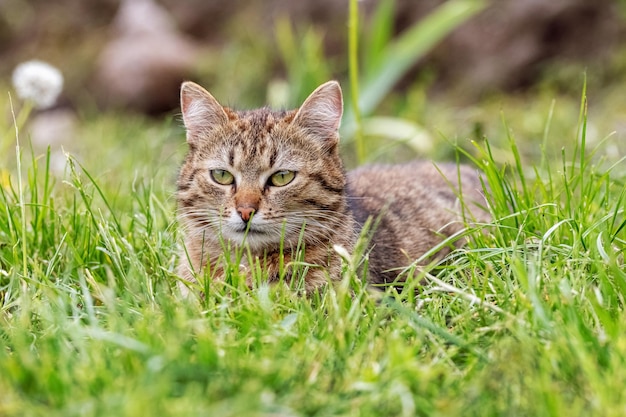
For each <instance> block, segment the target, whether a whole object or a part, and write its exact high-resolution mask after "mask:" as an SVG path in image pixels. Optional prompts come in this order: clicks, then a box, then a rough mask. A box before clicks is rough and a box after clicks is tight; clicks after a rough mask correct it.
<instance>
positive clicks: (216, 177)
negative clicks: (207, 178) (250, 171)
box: [211, 169, 235, 185]
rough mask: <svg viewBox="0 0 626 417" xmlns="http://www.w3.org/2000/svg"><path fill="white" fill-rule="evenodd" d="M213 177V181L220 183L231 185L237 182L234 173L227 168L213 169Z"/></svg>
mask: <svg viewBox="0 0 626 417" xmlns="http://www.w3.org/2000/svg"><path fill="white" fill-rule="evenodd" d="M211 178H213V181H215V182H216V183H218V184H220V185H231V184H233V183H234V182H235V177H233V174H231V173H230V172H228V171H226V170H225V169H212V170H211Z"/></svg>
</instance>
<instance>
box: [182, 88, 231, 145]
mask: <svg viewBox="0 0 626 417" xmlns="http://www.w3.org/2000/svg"><path fill="white" fill-rule="evenodd" d="M180 109H181V111H182V113H183V122H184V123H185V128H187V142H189V143H190V144H192V143H195V142H196V141H197V140H199V139H200V138H201V137H202V136H204V134H205V133H207V132H208V131H210V130H212V129H214V128H215V127H217V126H220V125H222V124H225V123H226V122H228V115H227V114H226V112H225V111H224V108H223V107H222V106H221V104H220V103H218V102H217V100H216V99H215V98H214V97H213V96H212V95H211V93H209V92H208V91H206V90H205V89H204V88H202V87H200V86H199V85H198V84H196V83H193V82H191V81H186V82H184V83H183V85H182V86H181V87H180Z"/></svg>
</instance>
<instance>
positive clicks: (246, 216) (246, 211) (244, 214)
mask: <svg viewBox="0 0 626 417" xmlns="http://www.w3.org/2000/svg"><path fill="white" fill-rule="evenodd" d="M255 211H256V207H252V206H248V205H246V206H240V207H237V212H238V213H239V215H240V216H241V220H243V221H244V222H246V223H247V222H248V220H250V217H252V215H253V214H254V212H255Z"/></svg>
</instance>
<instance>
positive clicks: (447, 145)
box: [0, 1, 626, 417]
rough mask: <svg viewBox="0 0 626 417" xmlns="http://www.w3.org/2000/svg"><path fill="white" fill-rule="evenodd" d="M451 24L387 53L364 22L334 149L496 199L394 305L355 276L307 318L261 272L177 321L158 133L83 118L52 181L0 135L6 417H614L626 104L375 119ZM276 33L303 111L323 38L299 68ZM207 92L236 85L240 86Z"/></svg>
mask: <svg viewBox="0 0 626 417" xmlns="http://www.w3.org/2000/svg"><path fill="white" fill-rule="evenodd" d="M449 3H450V4H449V5H448V7H447V8H444V9H443V10H440V11H439V12H438V13H437V14H434V15H433V16H434V17H431V19H430V20H429V22H431V23H430V25H435V26H437V27H438V28H439V30H440V32H437V33H434V32H432V31H430V30H426V29H427V28H429V26H428V25H426V26H422V27H421V29H420V27H419V26H416V27H415V28H413V29H412V30H409V31H407V33H406V34H405V35H403V37H401V38H400V39H401V42H399V43H398V42H395V41H393V40H392V39H391V35H390V34H391V27H390V26H389V22H390V21H391V20H390V17H389V16H391V15H392V13H391V10H392V9H390V8H389V7H391V5H392V3H391V2H388V1H387V2H381V6H380V9H379V10H378V12H377V13H376V16H377V18H376V20H375V22H374V23H373V25H374V26H375V27H376V28H378V29H377V30H374V31H372V33H374V34H378V38H376V37H374V38H371V39H369V43H368V44H367V45H365V46H364V47H361V48H360V49H361V50H362V51H365V53H367V54H369V55H368V56H367V59H366V61H367V62H369V65H365V68H364V69H365V70H366V71H365V72H366V77H365V81H366V82H365V83H364V85H363V90H362V91H361V92H362V94H361V96H360V98H361V99H363V97H364V96H365V98H367V96H368V94H369V95H370V96H371V94H374V93H375V94H374V95H375V97H374V99H370V104H369V109H366V110H367V111H366V112H365V113H366V114H364V115H363V116H366V117H367V120H363V123H364V124H363V126H361V125H359V126H356V127H354V129H357V130H358V129H362V130H363V131H362V135H360V136H358V137H357V138H356V139H355V140H350V139H352V138H350V137H348V138H347V139H348V140H346V141H345V146H344V155H345V156H346V159H347V161H348V164H349V165H351V166H354V165H356V163H355V162H354V161H363V160H364V159H366V160H372V159H376V160H393V161H398V160H403V159H407V158H413V157H415V156H416V149H422V148H420V146H421V145H420V146H418V145H416V144H415V143H414V142H412V140H415V139H411V138H410V137H408V136H407V139H406V140H402V137H403V136H402V135H403V134H399V133H398V134H397V135H395V136H394V134H395V133H397V132H388V136H384V135H381V136H376V135H373V134H371V133H369V132H370V131H368V129H365V128H364V127H368V128H375V127H377V126H378V127H379V131H384V130H388V127H389V126H392V127H394V128H398V129H400V128H401V127H407V126H408V127H409V128H410V129H409V130H410V132H412V133H411V135H415V132H418V133H420V135H422V139H421V140H422V142H420V143H422V144H423V143H427V144H429V145H430V149H431V151H430V153H428V154H427V156H428V157H433V158H436V159H443V158H445V159H454V158H456V159H458V160H463V161H467V162H469V163H472V164H474V165H475V166H476V167H477V168H478V169H480V170H481V171H482V172H483V173H484V177H485V179H486V180H487V181H488V183H489V186H490V188H491V190H492V193H491V197H490V208H491V211H492V214H493V218H494V220H493V223H492V224H489V225H484V226H485V227H484V228H482V227H477V228H473V229H472V228H470V229H469V230H468V232H467V234H468V236H469V237H470V238H471V242H470V244H469V245H468V246H466V247H464V248H462V249H459V250H457V251H455V252H453V253H452V254H451V255H450V256H449V257H448V259H447V260H446V262H445V263H444V264H442V265H438V266H436V267H433V268H431V269H428V270H426V271H417V270H411V271H408V273H409V274H414V275H418V276H419V277H422V278H424V281H423V284H419V283H418V281H419V280H418V279H414V280H412V281H411V282H410V284H408V285H407V286H406V287H405V288H404V289H402V288H399V289H396V288H389V289H387V290H386V291H384V292H371V291H369V289H368V288H367V287H366V286H364V284H363V282H362V277H361V276H360V275H359V274H358V273H357V272H355V271H356V270H357V268H356V265H357V264H359V263H361V262H363V261H364V259H363V256H362V254H359V253H356V254H353V255H352V257H348V259H347V262H346V266H345V273H344V277H343V281H342V282H341V283H340V284H339V285H337V286H336V287H335V288H328V289H326V290H325V291H323V292H321V293H319V294H315V295H313V296H311V297H303V296H299V295H296V294H294V292H293V291H292V290H290V289H289V288H286V287H285V286H281V285H276V286H267V285H265V284H264V283H263V282H264V281H263V274H264V272H263V269H262V268H260V267H259V268H257V270H256V274H257V278H258V280H257V283H256V285H255V286H254V288H253V289H248V288H247V287H246V285H245V283H244V282H243V279H241V278H240V277H239V276H238V273H237V268H235V267H233V268H232V269H231V273H230V275H229V276H228V280H227V281H226V282H225V283H207V284H206V285H207V291H206V294H207V296H206V298H204V299H202V300H195V299H192V300H183V299H181V298H180V297H179V295H178V293H177V291H176V289H175V288H176V287H175V281H176V276H175V275H174V273H173V271H174V269H175V265H176V260H177V259H176V258H177V253H178V250H177V245H178V244H179V243H180V242H179V236H178V231H177V226H176V223H175V218H174V213H175V207H174V199H173V192H174V182H175V175H176V169H177V166H178V164H179V163H180V160H181V157H182V153H183V152H184V150H185V143H184V139H183V132H182V129H181V128H180V126H179V125H180V124H179V123H178V121H177V120H176V119H175V118H168V119H167V120H161V121H155V120H148V119H144V118H141V117H139V116H133V115H128V114H97V115H90V114H88V112H87V113H86V114H80V115H79V116H80V123H79V125H78V126H77V131H76V132H75V134H74V140H73V141H70V142H69V143H67V144H66V145H65V146H66V148H65V151H67V162H66V163H65V166H66V169H65V172H61V173H59V172H57V171H56V170H55V168H54V167H55V166H56V165H55V163H54V159H55V158H56V157H58V155H59V149H58V146H57V147H55V148H52V149H41V148H37V147H36V146H35V145H33V146H29V144H30V141H29V136H28V129H27V124H26V125H24V124H25V123H27V122H26V121H25V119H26V117H25V113H24V111H22V112H20V111H18V112H17V117H16V119H17V121H16V122H15V123H13V122H11V121H10V120H9V121H7V122H6V123H4V120H0V134H2V136H0V151H1V152H0V161H1V162H0V163H1V164H2V165H0V392H1V393H2V394H1V395H0V416H39V415H41V416H44V415H45V416H57V415H58V416H64V417H65V416H112V415H114V416H136V415H161V416H169V415H215V416H300V415H303V416H342V415H345V416H414V415H418V416H426V415H428V416H455V415H459V416H460V415H462V416H473V415H475V416H489V415H512V416H517V415H522V416H525V415H528V416H562V415H568V416H569V415H572V416H577V415H580V416H582V415H584V416H588V415H598V416H613V415H614V416H621V415H624V414H625V413H626V405H625V404H626V398H625V396H626V394H624V390H623V387H624V386H625V385H626V376H624V375H625V374H624V372H623V369H624V367H625V366H626V336H625V335H626V332H625V330H626V324H624V323H626V314H625V313H624V294H626V272H624V271H625V268H624V252H625V246H626V220H625V216H624V207H625V205H626V169H624V163H623V161H622V160H621V159H620V158H621V155H623V154H624V152H623V151H624V148H623V145H620V143H619V140H618V139H619V138H616V136H615V135H613V136H611V135H608V133H609V132H610V131H611V130H612V129H613V126H612V124H613V123H615V120H616V117H615V115H616V114H619V112H620V111H622V110H623V97H622V95H620V94H619V92H620V91H621V89H617V88H616V89H613V90H614V91H616V93H607V94H606V95H605V99H606V100H605V102H604V105H603V106H598V107H594V105H593V102H592V105H591V106H590V108H589V113H588V105H587V97H586V93H585V94H583V100H582V102H580V101H579V99H578V98H576V99H571V98H570V97H568V96H567V95H559V94H558V93H556V92H555V91H554V90H551V89H549V88H548V89H545V90H541V91H539V92H536V93H537V94H534V95H533V96H532V97H531V98H529V97H523V96H517V97H495V98H493V97H492V98H490V99H487V100H484V101H483V102H481V103H480V104H479V105H477V106H474V107H472V108H471V109H470V110H467V109H464V110H459V108H458V107H455V106H456V104H454V103H453V102H446V101H445V100H439V101H434V100H433V101H429V102H428V104H426V101H425V97H426V94H425V91H426V88H427V85H425V84H420V83H417V84H416V85H412V86H409V87H407V89H406V91H403V92H402V94H397V95H391V96H390V97H386V98H385V100H382V98H383V96H385V95H387V94H388V93H389V89H390V88H391V86H390V85H385V86H383V87H384V88H383V87H380V83H382V81H380V80H387V81H388V80H389V74H387V75H385V74H386V72H385V71H387V72H389V71H391V72H393V74H392V75H393V77H396V78H399V77H400V76H401V75H402V74H401V73H399V72H398V68H399V67H398V66H397V65H395V63H396V62H395V61H394V59H396V60H401V61H402V62H403V65H404V67H408V66H410V65H411V64H412V62H413V61H415V60H417V59H419V57H420V56H421V55H422V54H423V53H424V52H425V50H426V49H427V47H428V45H429V44H430V43H431V42H434V41H435V40H436V39H434V38H431V36H435V35H436V36H435V37H438V36H443V35H444V34H445V32H446V31H447V30H449V29H450V28H451V27H453V26H454V25H455V24H456V23H457V22H458V21H459V19H462V18H463V16H466V15H468V14H471V13H473V12H474V11H476V10H478V7H479V6H480V5H481V4H482V2H466V1H458V2H449ZM352 4H353V7H354V9H353V10H352V12H353V19H354V20H353V23H354V22H356V21H357V20H358V19H356V12H357V10H356V2H353V3H352ZM470 6H471V7H470ZM433 22H439V24H435V23H433ZM350 30H352V31H353V32H351V36H352V37H353V38H352V42H354V44H353V45H352V48H353V49H352V56H351V62H352V64H351V67H350V70H351V71H353V74H354V76H353V80H352V85H353V90H354V91H352V92H351V95H350V97H351V98H352V99H353V102H354V103H357V102H359V94H358V93H359V88H358V87H357V86H356V84H357V81H358V77H357V74H356V70H357V67H358V64H357V63H356V61H357V58H358V56H357V46H358V45H357V44H356V40H357V39H356V31H357V25H356V24H353V25H352V26H351V28H350ZM277 32H278V34H277V36H278V37H279V38H280V39H281V40H282V42H281V43H280V45H279V46H280V48H279V49H280V52H281V54H282V55H283V56H284V57H285V60H286V61H289V62H291V64H292V65H291V66H290V67H288V68H287V70H288V71H287V72H288V74H287V75H288V78H289V79H290V83H289V84H290V88H291V89H292V90H293V91H291V92H290V94H291V95H293V96H294V97H296V96H298V95H304V96H306V94H308V92H310V91H311V90H312V88H313V87H312V86H311V85H314V84H316V83H318V82H320V81H324V80H325V79H326V78H328V77H329V74H330V72H331V69H330V67H329V65H328V63H327V62H326V61H324V60H323V59H322V55H323V51H322V49H321V45H322V42H321V38H320V37H319V36H318V35H317V33H316V32H315V31H310V32H307V33H306V34H305V35H304V41H303V45H298V42H297V41H296V37H297V36H296V35H297V34H294V32H293V30H292V29H291V27H290V26H288V25H287V23H286V21H285V22H284V23H283V24H282V25H278V26H277ZM425 33H428V34H430V35H429V36H426V35H425ZM300 46H302V47H300ZM252 49H254V51H255V55H251V56H257V55H259V56H260V57H261V58H262V57H263V53H264V51H263V50H262V48H251V50H252ZM300 50H303V51H305V53H299V51H300ZM409 50H410V53H408V51H409ZM394 51H396V52H398V51H402V52H403V53H401V54H400V53H393V52H394ZM405 52H407V53H405ZM239 55H241V54H239ZM300 55H301V56H302V59H303V60H304V61H303V62H304V63H303V62H300V61H298V57H299V56H300ZM242 56H247V55H246V54H243V55H242ZM407 57H410V58H411V60H412V61H411V62H408V61H406V62H405V60H406V58H407ZM231 58H232V59H231ZM231 58H228V56H227V59H225V60H222V61H229V60H231V61H233V62H234V63H236V64H238V65H234V64H233V68H235V67H237V68H238V71H243V70H244V69H245V68H248V67H250V66H245V65H240V64H239V61H237V59H240V58H233V57H231ZM222 61H220V62H222ZM262 61H263V60H262V59H260V62H262ZM216 62H217V60H216ZM311 63H317V66H315V65H311ZM381 63H385V64H386V65H382V64H381ZM381 65H382V66H381ZM392 67H393V68H392ZM381 68H382V69H381ZM385 68H387V69H386V70H385ZM389 68H391V69H389ZM377 69H378V70H377ZM216 72H218V73H220V74H225V75H222V77H223V78H224V77H227V78H228V80H226V81H228V83H230V84H232V83H233V82H235V81H236V82H237V83H240V77H239V74H240V72H236V73H235V74H237V76H235V77H233V76H232V74H233V72H232V71H229V70H221V69H220V70H216ZM250 74H252V73H250ZM250 74H248V75H247V77H248V78H246V79H254V82H255V83H259V82H260V81H259V79H262V78H263V77H259V76H258V74H257V73H256V72H255V73H254V74H253V75H250ZM377 77H379V78H377ZM243 78H245V77H243ZM220 80H222V78H220ZM228 83H226V82H225V83H220V82H218V83H216V84H219V85H222V86H223V85H230V84H228ZM243 84H244V85H247V84H250V83H243ZM309 84H310V85H309ZM383 84H384V83H383ZM389 84H393V83H389ZM368 85H370V86H371V85H379V87H377V88H373V87H372V88H373V90H372V89H370V90H368V88H369V87H368ZM222 88H225V87H222ZM6 90H8V88H6V87H0V91H6ZM241 90H245V88H241ZM374 90H376V91H374ZM368 91H369V92H368ZM240 93H241V94H243V92H242V91H236V92H234V93H233V94H240ZM277 95H278V96H281V94H277ZM283 95H284V92H283ZM218 96H219V94H218ZM257 96H262V94H257ZM279 98H280V97H279ZM283 98H284V97H283ZM353 106H356V104H353ZM620 106H621V107H620ZM357 107H358V106H357ZM374 108H376V112H377V114H387V115H391V116H390V117H388V118H387V119H385V120H384V122H385V123H387V124H385V125H384V126H383V125H382V122H383V120H382V119H381V118H377V117H372V116H371V113H372V112H373V111H374ZM596 108H597V110H594V109H596ZM9 110H10V109H9V104H8V100H7V101H6V102H5V100H0V114H10V111H9ZM594 112H595V113H594ZM357 113H358V111H357ZM354 117H355V118H356V119H360V116H358V114H355V115H354ZM611 117H613V119H611ZM366 122H367V123H368V124H365V123H366ZM392 122H393V123H392ZM402 123H404V124H402ZM15 125H17V126H18V132H17V135H16V133H15ZM24 126H25V127H24ZM381 126H383V127H382V128H381ZM348 127H350V126H348ZM417 128H419V129H417ZM347 130H348V131H349V129H347ZM374 130H375V129H372V131H374ZM16 136H17V137H16ZM409 136H410V135H409ZM605 136H606V137H605ZM389 137H395V140H389ZM485 137H486V138H488V140H486V139H485ZM467 138H470V140H467ZM18 139H19V142H18V141H17V140H18ZM16 145H17V146H18V147H17V148H16ZM15 149H17V151H16V152H14V150H15ZM357 149H358V152H356V150H357ZM357 153H358V157H356V158H355V157H354V155H355V154H357ZM481 229H484V230H481ZM303 267H304V268H306V266H304V265H303ZM415 289H417V290H418V291H417V293H416V292H415Z"/></svg>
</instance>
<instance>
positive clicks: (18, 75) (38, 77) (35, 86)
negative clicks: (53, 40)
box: [13, 60, 63, 109]
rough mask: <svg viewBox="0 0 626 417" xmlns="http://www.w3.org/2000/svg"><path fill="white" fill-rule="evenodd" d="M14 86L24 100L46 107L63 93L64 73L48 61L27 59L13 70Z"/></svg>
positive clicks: (39, 106)
mask: <svg viewBox="0 0 626 417" xmlns="http://www.w3.org/2000/svg"><path fill="white" fill-rule="evenodd" d="M13 87H15V91H16V92H17V95H18V96H19V97H20V98H21V99H22V100H30V101H32V102H33V104H34V105H35V107H37V108H40V109H45V108H47V107H50V106H52V105H53V104H54V103H55V102H56V100H57V98H58V97H59V94H61V90H63V75H62V74H61V71H59V70H58V69H56V68H55V67H53V66H52V65H50V64H48V63H46V62H43V61H37V60H33V61H27V62H23V63H21V64H20V65H18V66H17V67H16V68H15V70H14V71H13Z"/></svg>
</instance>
